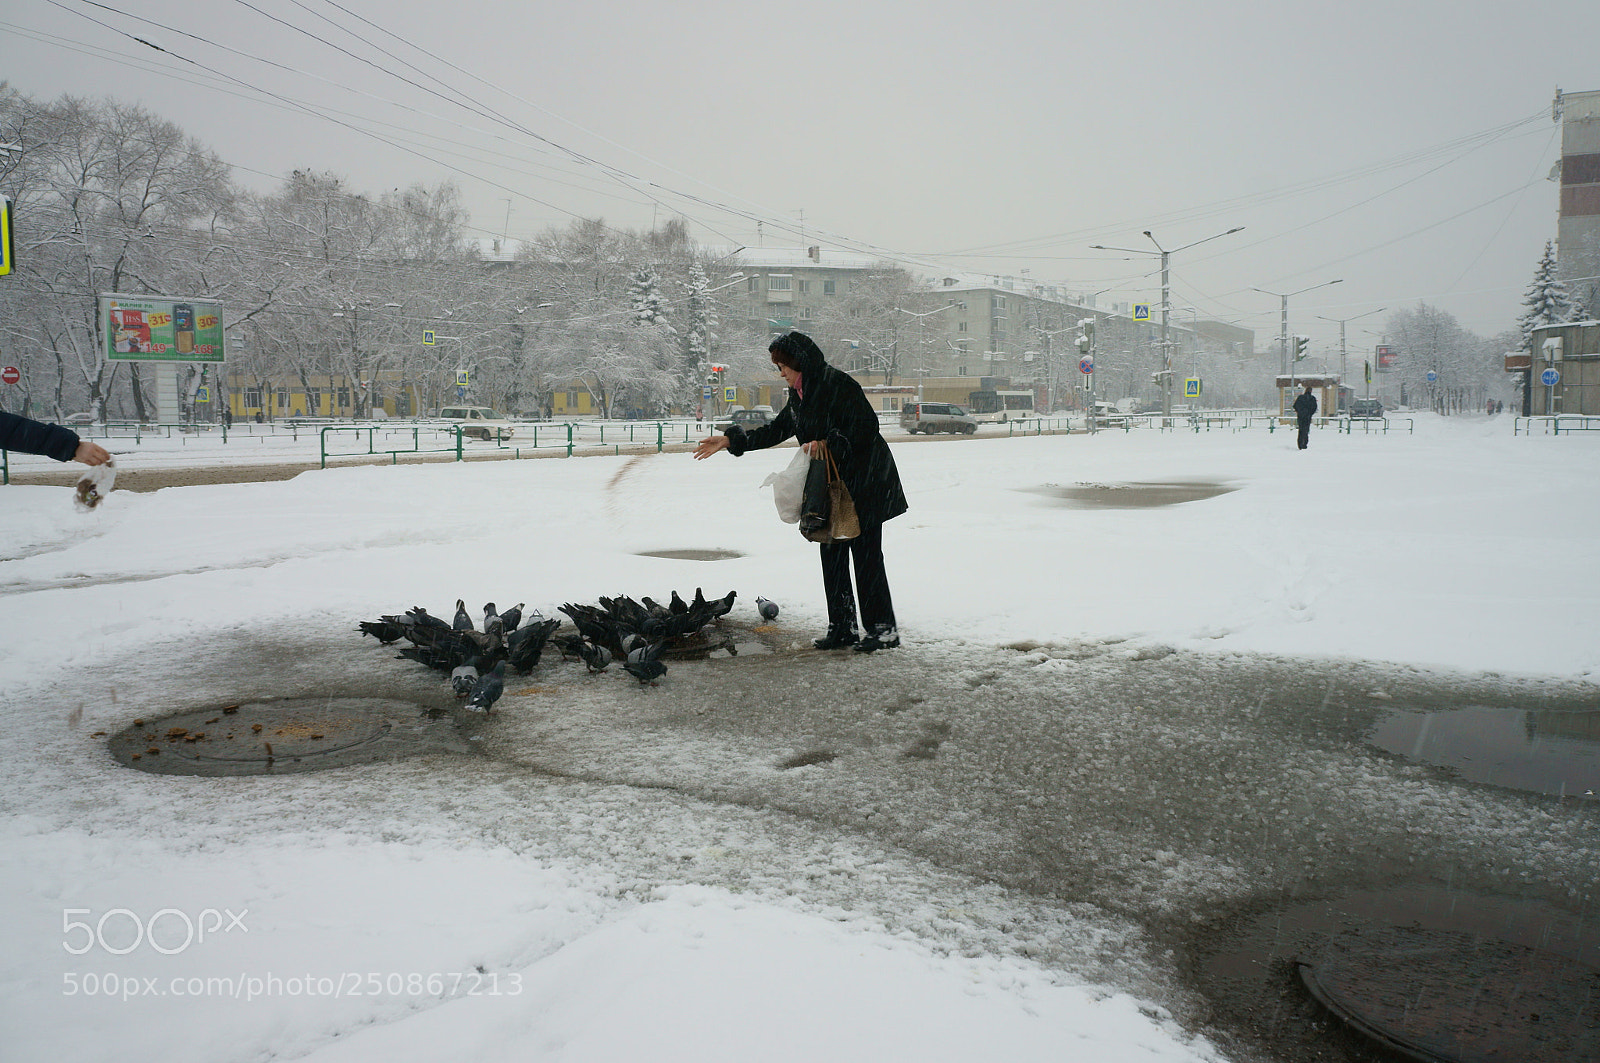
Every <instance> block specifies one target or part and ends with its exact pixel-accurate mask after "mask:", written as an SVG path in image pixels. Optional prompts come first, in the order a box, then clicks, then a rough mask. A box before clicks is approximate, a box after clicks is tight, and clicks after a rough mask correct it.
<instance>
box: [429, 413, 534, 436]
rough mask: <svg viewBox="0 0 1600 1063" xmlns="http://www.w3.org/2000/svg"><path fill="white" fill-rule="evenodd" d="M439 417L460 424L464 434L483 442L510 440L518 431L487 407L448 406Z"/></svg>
mask: <svg viewBox="0 0 1600 1063" xmlns="http://www.w3.org/2000/svg"><path fill="white" fill-rule="evenodd" d="M439 417H440V419H442V420H445V421H453V422H454V423H456V424H459V425H460V426H461V431H462V432H463V433H464V434H466V435H469V436H477V437H478V438H479V439H483V440H489V439H502V440H504V439H510V438H511V437H512V436H514V435H516V431H517V430H516V429H515V428H513V427H511V422H509V421H507V420H506V419H505V418H503V417H501V416H500V415H499V414H498V413H495V412H494V411H493V410H491V409H490V408H489V407H487V406H446V407H444V408H443V409H441V410H440V411H439Z"/></svg>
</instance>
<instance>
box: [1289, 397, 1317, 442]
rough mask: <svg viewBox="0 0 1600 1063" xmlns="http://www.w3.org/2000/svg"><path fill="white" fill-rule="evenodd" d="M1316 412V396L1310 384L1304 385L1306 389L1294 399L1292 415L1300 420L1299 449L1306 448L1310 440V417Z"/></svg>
mask: <svg viewBox="0 0 1600 1063" xmlns="http://www.w3.org/2000/svg"><path fill="white" fill-rule="evenodd" d="M1316 414H1317V397H1316V396H1315V395H1313V394H1311V385H1310V384H1307V385H1306V390H1305V392H1304V393H1303V394H1301V395H1300V396H1299V397H1298V398H1296V399H1295V400H1294V415H1295V418H1296V419H1297V420H1298V421H1299V422H1300V439H1299V445H1300V449H1301V450H1304V449H1306V445H1307V444H1308V443H1310V442H1311V418H1313V417H1315V416H1316Z"/></svg>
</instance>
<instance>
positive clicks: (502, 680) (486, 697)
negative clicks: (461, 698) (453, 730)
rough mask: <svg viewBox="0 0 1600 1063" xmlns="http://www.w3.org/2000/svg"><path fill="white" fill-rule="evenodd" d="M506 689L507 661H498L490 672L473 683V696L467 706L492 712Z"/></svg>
mask: <svg viewBox="0 0 1600 1063" xmlns="http://www.w3.org/2000/svg"><path fill="white" fill-rule="evenodd" d="M505 690H506V662H504V661H496V662H495V665H494V668H493V669H492V670H491V671H490V672H489V673H488V674H486V675H481V676H479V677H478V681H477V683H475V684H474V685H473V687H472V697H471V698H470V699H469V700H468V701H467V708H469V709H477V710H480V711H482V712H490V711H492V710H493V709H494V703H495V702H497V701H499V700H500V695H501V694H504V693H505Z"/></svg>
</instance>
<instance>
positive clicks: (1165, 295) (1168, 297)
mask: <svg viewBox="0 0 1600 1063" xmlns="http://www.w3.org/2000/svg"><path fill="white" fill-rule="evenodd" d="M1243 231H1244V226H1243V225H1236V226H1234V227H1233V228H1232V229H1229V230H1228V231H1227V232H1225V233H1216V234H1215V235H1213V236H1207V237H1205V238H1204V239H1201V240H1195V241H1194V242H1193V243H1187V244H1184V245H1183V246H1182V247H1174V248H1172V249H1171V250H1168V249H1167V248H1165V247H1162V246H1161V242H1160V241H1159V240H1157V239H1156V238H1155V237H1154V236H1151V235H1150V230H1149V229H1146V230H1145V231H1144V234H1145V236H1147V237H1149V239H1150V242H1151V243H1152V244H1155V245H1156V251H1157V252H1159V253H1160V255H1161V364H1162V368H1161V418H1162V424H1163V425H1165V424H1168V423H1170V421H1171V419H1172V345H1171V343H1170V341H1169V340H1168V338H1167V318H1168V316H1169V314H1170V312H1171V310H1172V286H1171V283H1170V279H1169V274H1168V271H1167V266H1168V263H1169V262H1170V260H1171V258H1172V256H1173V255H1175V254H1177V253H1178V252H1179V251H1187V250H1188V249H1189V248H1191V247H1194V246H1195V244H1203V243H1205V242H1206V241H1207V240H1215V239H1217V238H1218V237H1223V236H1232V235H1233V234H1234V233H1237V232H1243ZM1089 246H1090V247H1091V248H1093V249H1094V250H1096V251H1128V252H1130V253H1132V254H1135V255H1148V254H1150V252H1149V251H1146V250H1145V249H1144V248H1133V247H1106V246H1105V245H1103V244H1090V245H1089ZM1284 315H1285V319H1286V320H1287V316H1288V309H1287V304H1286V308H1285V310H1284Z"/></svg>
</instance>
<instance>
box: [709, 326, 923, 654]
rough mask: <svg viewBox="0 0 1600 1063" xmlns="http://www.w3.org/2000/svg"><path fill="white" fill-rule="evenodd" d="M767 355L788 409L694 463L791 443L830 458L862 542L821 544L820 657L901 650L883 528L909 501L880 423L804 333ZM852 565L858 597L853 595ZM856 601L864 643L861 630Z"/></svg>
mask: <svg viewBox="0 0 1600 1063" xmlns="http://www.w3.org/2000/svg"><path fill="white" fill-rule="evenodd" d="M767 353H768V354H770V355H771V356H772V364H773V365H774V366H775V367H776V368H777V370H778V373H779V375H781V376H782V377H783V379H784V382H785V383H786V384H788V385H789V401H788V404H787V405H785V406H784V408H783V409H782V410H781V411H779V413H778V416H777V417H775V418H774V419H773V420H772V421H771V422H769V423H767V424H764V425H761V426H760V427H758V428H751V429H749V430H748V431H747V430H746V429H744V428H743V427H741V426H740V425H737V424H736V425H734V426H732V427H731V428H729V429H728V434H727V435H713V436H707V437H706V438H705V439H702V440H701V441H700V445H699V446H697V447H696V448H695V451H694V456H695V458H696V459H700V460H704V459H705V458H709V457H710V456H711V455H713V454H715V453H717V452H718V451H721V450H727V451H730V452H732V453H733V455H734V456H735V457H738V456H739V455H741V454H743V453H745V452H746V451H749V450H762V449H764V448H766V447H771V446H775V445H776V444H778V443H781V442H783V441H784V440H785V439H788V438H789V437H790V436H794V437H795V438H796V439H797V440H799V442H800V446H801V447H802V448H804V449H805V451H806V453H808V454H810V455H811V456H812V457H813V458H821V457H824V456H825V455H828V454H832V455H833V459H834V461H835V462H836V463H837V464H838V466H839V476H840V478H841V479H842V480H843V481H844V484H845V486H846V487H847V488H849V490H850V497H851V499H852V501H854V503H855V508H856V516H857V518H859V520H860V522H861V534H860V535H859V536H857V537H856V538H854V539H846V540H844V541H842V542H830V543H821V544H819V548H820V550H821V552H822V590H823V594H824V595H825V596H826V597H827V600H828V633H827V634H826V635H825V636H823V637H822V638H820V639H816V640H814V644H815V645H816V647H817V648H818V649H819V650H836V649H842V648H843V647H845V646H854V647H855V650H856V652H857V653H872V652H874V651H876V650H886V649H892V648H894V647H896V646H898V645H900V632H899V629H898V628H897V627H896V626H895V619H894V602H893V601H892V599H891V598H890V595H889V577H888V576H887V575H886V574H885V573H884V569H883V522H884V521H886V520H889V519H891V518H893V517H898V516H899V515H900V514H902V513H904V512H905V511H906V496H905V491H904V490H903V489H902V488H901V486H900V473H899V470H898V469H896V468H895V463H894V455H893V454H891V453H890V451H889V444H888V443H886V442H885V441H884V438H883V434H882V433H881V432H880V431H879V430H878V415H877V413H876V412H875V411H874V410H873V409H872V404H871V403H870V402H868V401H867V397H866V394H865V393H864V392H863V391H862V390H861V385H860V384H859V383H857V382H856V380H855V378H854V377H852V376H850V375H849V374H848V373H846V372H844V371H843V370H840V369H837V368H835V367H833V366H831V365H829V364H828V363H827V361H826V360H824V358H823V356H822V351H821V349H820V348H819V347H818V346H817V345H816V343H814V342H813V341H812V339H811V337H809V336H807V335H806V334H805V333H803V332H787V333H784V334H783V335H781V336H779V337H778V338H777V339H775V340H773V341H772V344H771V346H770V347H768V349H767ZM852 559H853V560H854V561H855V574H856V581H855V593H852V592H851V589H850V563H851V560H852ZM857 595H859V596H860V606H861V613H860V616H861V624H862V626H863V628H864V629H865V637H864V638H863V637H862V636H861V635H860V634H858V631H857V628H856V602H857Z"/></svg>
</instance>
